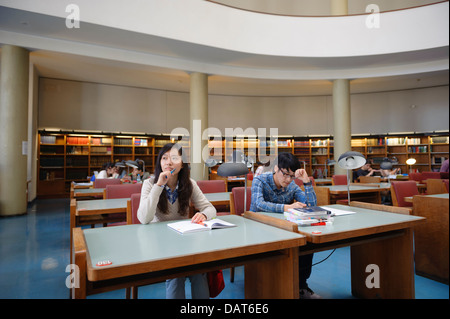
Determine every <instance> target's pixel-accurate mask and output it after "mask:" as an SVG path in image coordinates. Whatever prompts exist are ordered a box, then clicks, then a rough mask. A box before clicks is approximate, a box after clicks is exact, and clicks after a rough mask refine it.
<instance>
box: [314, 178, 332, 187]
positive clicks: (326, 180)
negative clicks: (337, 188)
mask: <svg viewBox="0 0 450 319" xmlns="http://www.w3.org/2000/svg"><path fill="white" fill-rule="evenodd" d="M314 182H315V183H316V185H318V186H319V185H331V184H332V183H333V181H332V180H331V178H316V179H314Z"/></svg>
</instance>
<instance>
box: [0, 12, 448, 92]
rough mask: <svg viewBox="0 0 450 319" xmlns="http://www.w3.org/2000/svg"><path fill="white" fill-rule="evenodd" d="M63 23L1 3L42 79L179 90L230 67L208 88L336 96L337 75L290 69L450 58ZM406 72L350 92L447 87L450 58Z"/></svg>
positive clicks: (5, 29)
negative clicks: (244, 47) (222, 41)
mask: <svg viewBox="0 0 450 319" xmlns="http://www.w3.org/2000/svg"><path fill="white" fill-rule="evenodd" d="M61 24H64V20H63V19H61V18H58V17H53V16H48V15H43V14H37V13H33V12H29V11H24V10H18V9H11V8H7V7H1V6H0V45H2V44H4V43H8V44H15V45H21V46H24V47H27V48H28V49H30V50H31V51H32V53H31V55H30V58H31V62H32V63H33V64H34V65H35V67H36V69H37V70H38V72H39V75H40V76H41V77H48V78H57V79H67V80H75V81H86V82H96V83H105V84H115V85H124V86H133V87H142V88H153V89H162V90H172V91H181V92H189V72H190V71H195V69H196V68H202V69H203V70H205V69H206V70H207V69H208V66H218V65H219V66H226V67H227V68H228V69H227V71H226V72H225V71H224V72H223V73H220V72H215V73H214V74H212V75H210V77H209V92H210V93H211V94H225V95H252V96H312V95H330V94H331V91H332V82H331V80H328V79H322V78H321V77H320V76H318V77H317V78H314V79H311V80H289V74H291V73H292V74H294V73H295V74H296V76H297V75H298V73H299V72H307V71H316V70H320V69H327V70H336V72H337V73H339V71H340V70H344V69H351V68H354V67H362V66H364V67H370V68H372V69H377V68H380V69H383V68H384V69H389V68H396V67H401V66H404V65H408V64H411V63H414V64H426V63H429V62H430V61H434V60H440V61H442V60H445V59H446V60H447V61H448V46H447V47H443V48H437V49H431V50H422V51H415V52H406V53H399V54H390V55H389V56H383V55H378V56H374V57H367V56H361V57H352V58H308V57H299V58H290V57H277V56H261V55H254V54H247V53H242V52H235V51H227V50H223V49H218V48H212V47H207V46H202V45H196V44H192V43H187V42H182V41H176V40H169V39H164V38H161V37H156V36H152V35H148V34H139V33H136V32H128V31H124V30H119V29H113V28H107V27H103V26H99V25H93V24H84V25H83V28H80V29H77V30H74V29H67V28H61ZM182 60H183V61H188V62H189V65H190V66H191V68H190V69H186V68H184V69H183V67H185V65H186V64H182V63H180V61H182ZM181 65H183V67H181ZM241 68H245V69H246V70H247V71H248V70H251V71H252V72H253V73H252V76H251V77H242V76H234V73H233V71H234V70H239V69H241ZM216 69H217V68H216ZM230 69H231V70H232V71H231V72H230V71H228V70H230ZM224 70H225V68H224ZM272 70H277V71H280V70H281V72H284V73H283V74H284V75H285V78H284V79H277V78H276V77H275V76H270V74H272V73H271V71H272ZM211 73H212V72H211ZM405 73H407V74H404V75H395V76H379V77H371V78H359V79H354V80H352V82H351V92H352V93H363V92H380V91H392V90H404V89H414V88H422V87H433V86H442V85H448V79H449V74H448V64H447V68H446V70H440V71H434V72H417V73H416V72H414V71H408V72H405ZM218 74H223V75H218ZM236 74H239V72H237V73H236ZM267 74H269V76H268V75H267ZM318 74H320V73H318Z"/></svg>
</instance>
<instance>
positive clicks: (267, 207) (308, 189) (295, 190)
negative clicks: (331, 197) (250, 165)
mask: <svg viewBox="0 0 450 319" xmlns="http://www.w3.org/2000/svg"><path fill="white" fill-rule="evenodd" d="M304 187H305V191H302V189H301V188H300V187H299V186H298V185H297V184H296V183H295V182H294V181H292V182H291V183H290V184H289V185H288V186H287V187H285V188H280V189H278V188H277V186H276V185H275V181H274V180H273V174H272V173H265V174H261V175H258V176H257V177H255V178H254V179H253V181H252V202H251V205H250V210H251V211H252V212H275V213H282V212H283V211H284V204H288V205H289V204H292V203H293V202H294V199H295V200H296V201H298V202H302V203H306V204H307V205H308V206H316V205H317V197H316V193H315V192H314V188H313V186H312V185H305V186H304Z"/></svg>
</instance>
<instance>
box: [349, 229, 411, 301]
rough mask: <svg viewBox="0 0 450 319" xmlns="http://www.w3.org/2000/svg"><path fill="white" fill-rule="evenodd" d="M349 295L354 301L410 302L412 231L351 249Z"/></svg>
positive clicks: (405, 231) (406, 230)
mask: <svg viewBox="0 0 450 319" xmlns="http://www.w3.org/2000/svg"><path fill="white" fill-rule="evenodd" d="M351 268H352V294H353V295H354V296H355V297H358V298H383V299H393V298H399V299H413V298H414V297H415V291H414V255H413V231H412V229H410V228H407V229H405V230H403V233H402V234H401V235H399V236H396V237H392V238H388V239H382V240H379V241H375V242H370V243H366V244H361V245H355V246H352V247H351Z"/></svg>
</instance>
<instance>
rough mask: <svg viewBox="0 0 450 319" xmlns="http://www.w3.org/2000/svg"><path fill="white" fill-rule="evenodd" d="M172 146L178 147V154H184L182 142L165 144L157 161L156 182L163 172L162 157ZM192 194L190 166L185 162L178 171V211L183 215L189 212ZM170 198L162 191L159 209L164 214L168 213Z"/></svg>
mask: <svg viewBox="0 0 450 319" xmlns="http://www.w3.org/2000/svg"><path fill="white" fill-rule="evenodd" d="M172 148H176V149H177V150H178V155H180V156H181V157H182V156H183V149H182V147H181V146H180V144H176V143H168V144H166V145H164V146H163V147H162V148H161V150H160V151H159V154H158V158H157V159H156V163H155V166H156V167H155V183H156V181H157V180H158V178H159V174H161V173H162V167H161V158H162V157H163V155H164V154H166V153H167V152H169V151H170V150H171V149H172ZM191 195H192V183H191V179H190V172H189V166H188V164H187V163H185V162H183V164H182V166H181V170H180V172H179V173H178V203H179V207H180V209H179V211H178V213H179V214H180V215H181V216H186V215H187V214H188V213H189V201H190V198H191ZM168 206H169V205H168V199H167V194H166V192H165V191H163V192H161V196H160V197H159V201H158V209H159V210H160V211H161V212H162V213H163V214H168Z"/></svg>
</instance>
